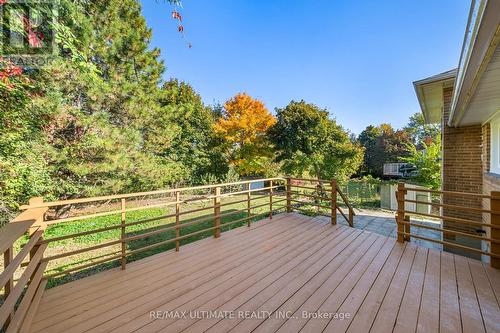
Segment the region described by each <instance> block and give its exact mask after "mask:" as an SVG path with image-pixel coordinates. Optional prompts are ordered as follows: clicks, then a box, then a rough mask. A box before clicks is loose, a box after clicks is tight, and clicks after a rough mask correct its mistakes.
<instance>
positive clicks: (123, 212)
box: [120, 198, 127, 270]
mask: <svg viewBox="0 0 500 333" xmlns="http://www.w3.org/2000/svg"><path fill="white" fill-rule="evenodd" d="M125 222H126V206H125V198H123V199H122V200H121V241H122V242H121V245H122V257H121V259H120V262H121V267H122V270H124V269H125V266H126V265H127V257H126V256H125V252H126V250H127V243H126V242H125Z"/></svg>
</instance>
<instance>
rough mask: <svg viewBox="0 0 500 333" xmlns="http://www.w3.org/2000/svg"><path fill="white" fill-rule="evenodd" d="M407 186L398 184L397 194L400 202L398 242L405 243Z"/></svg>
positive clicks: (397, 216)
mask: <svg viewBox="0 0 500 333" xmlns="http://www.w3.org/2000/svg"><path fill="white" fill-rule="evenodd" d="M405 194H406V190H405V184H404V183H398V191H397V192H396V199H397V201H398V212H397V215H396V223H397V224H398V242H400V243H404V235H403V232H404V230H405V229H404V224H403V222H404V220H405V201H404V199H405Z"/></svg>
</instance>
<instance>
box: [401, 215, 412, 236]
mask: <svg viewBox="0 0 500 333" xmlns="http://www.w3.org/2000/svg"><path fill="white" fill-rule="evenodd" d="M405 222H406V223H410V222H411V221H410V217H409V216H405ZM410 227H411V226H410V225H409V224H404V226H403V230H404V231H405V233H407V234H409V233H410V231H411V229H410ZM404 238H405V241H406V242H410V241H411V237H410V236H409V235H408V236H407V235H405V237H404Z"/></svg>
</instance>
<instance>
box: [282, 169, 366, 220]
mask: <svg viewBox="0 0 500 333" xmlns="http://www.w3.org/2000/svg"><path fill="white" fill-rule="evenodd" d="M286 193H287V207H288V210H287V211H288V212H291V211H293V210H294V209H296V210H298V211H302V212H307V211H306V210H304V209H303V207H302V206H303V205H310V206H314V207H316V208H317V211H316V212H315V213H316V214H319V215H324V216H327V217H330V218H331V223H332V224H337V213H336V211H338V212H339V213H340V214H341V215H342V216H343V217H344V218H345V220H346V221H347V223H348V224H349V225H350V226H351V227H352V226H354V216H355V215H356V214H355V213H354V209H353V208H352V206H351V204H350V203H349V200H348V198H347V196H346V195H345V194H344V193H342V191H341V190H340V188H339V186H337V181H336V180H323V179H309V178H287V192H286ZM301 197H303V198H306V200H300V198H301ZM339 197H340V199H341V200H342V202H343V204H344V205H345V206H346V207H347V215H346V214H345V213H344V211H343V210H342V208H341V207H340V206H339V205H338V198H339ZM322 208H323V209H326V210H327V212H324V211H321V209H322Z"/></svg>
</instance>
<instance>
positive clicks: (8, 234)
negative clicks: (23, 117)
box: [0, 178, 354, 332]
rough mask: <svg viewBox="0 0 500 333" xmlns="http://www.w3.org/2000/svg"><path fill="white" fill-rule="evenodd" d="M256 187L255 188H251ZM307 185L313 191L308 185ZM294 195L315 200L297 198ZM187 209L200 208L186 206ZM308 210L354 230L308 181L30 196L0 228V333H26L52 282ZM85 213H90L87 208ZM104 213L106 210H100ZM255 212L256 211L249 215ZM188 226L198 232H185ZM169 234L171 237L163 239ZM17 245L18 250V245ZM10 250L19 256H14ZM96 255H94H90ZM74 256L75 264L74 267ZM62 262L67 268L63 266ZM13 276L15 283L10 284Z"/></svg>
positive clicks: (332, 185) (333, 196) (323, 190)
mask: <svg viewBox="0 0 500 333" xmlns="http://www.w3.org/2000/svg"><path fill="white" fill-rule="evenodd" d="M255 183H261V184H260V185H259V187H256V186H254V187H256V188H252V184H255ZM311 183H312V184H315V186H310V185H309V186H308V185H307V184H311ZM337 194H338V196H337ZM299 197H306V198H307V199H313V200H306V201H304V200H298V199H299ZM338 197H340V198H341V200H342V201H343V202H344V204H345V206H346V207H347V209H348V213H347V215H346V213H344V212H343V210H342V209H341V207H339V205H337V198H338ZM256 201H258V202H257V203H256ZM145 203H147V204H145ZM192 204H197V205H198V206H196V207H195V208H189V206H190V205H192ZM237 204H238V205H239V206H240V207H239V208H241V206H243V208H242V209H234V207H233V206H234V205H237ZM307 205H312V206H315V207H317V208H318V211H317V212H316V213H317V214H320V215H327V216H330V217H331V222H332V224H336V221H337V214H336V211H337V210H338V211H339V212H340V213H341V214H342V216H344V218H345V219H346V221H347V222H348V223H349V224H350V225H351V226H352V224H353V216H354V211H353V209H352V207H351V206H350V204H349V202H348V201H347V198H346V197H345V195H344V194H343V193H342V192H341V191H340V189H339V188H338V187H337V185H336V182H335V181H328V182H326V181H323V180H312V179H296V178H267V179H256V180H248V181H241V182H233V183H225V184H216V185H205V186H195V187H186V188H176V189H168V190H161V191H152V192H141V193H132V194H120V195H109V196H101V197H94V198H81V199H70V200H62V201H54V202H44V201H43V200H42V199H41V198H33V199H31V200H30V202H29V204H28V205H25V206H22V207H21V209H22V210H24V211H23V212H22V213H21V214H20V215H19V216H18V217H17V218H16V219H15V220H13V221H11V222H10V223H8V224H7V225H6V226H5V227H2V228H1V229H0V250H1V252H2V253H4V266H5V267H4V270H3V271H2V273H1V275H0V284H1V286H0V287H4V288H3V289H4V297H3V298H4V300H3V304H2V305H1V307H0V327H1V326H4V328H5V329H6V330H7V332H17V331H22V330H24V329H25V328H26V327H29V324H30V322H31V320H32V317H31V316H32V314H33V313H34V312H35V311H31V309H33V308H36V306H37V305H38V302H39V300H40V298H41V294H42V292H43V290H44V288H45V286H46V284H47V281H49V279H51V278H58V277H61V276H63V275H68V274H70V273H74V272H83V271H85V270H86V269H90V270H91V269H94V268H95V267H96V266H98V265H103V264H109V263H110V262H116V263H118V264H119V265H120V266H121V269H126V266H127V261H128V260H129V258H131V256H134V255H137V254H139V253H143V252H145V251H150V250H154V251H157V250H159V251H163V249H158V248H159V247H160V246H166V245H169V244H170V245H169V246H172V248H175V250H176V251H179V250H180V248H181V245H182V243H183V242H182V241H183V240H186V239H188V238H191V237H193V236H195V237H204V236H207V232H208V233H209V234H210V233H211V234H212V235H213V237H215V238H218V237H220V236H221V231H223V229H227V228H228V227H230V226H232V225H235V224H238V223H239V224H246V225H247V226H250V225H251V222H252V220H256V219H257V218H258V217H259V216H262V215H264V216H268V217H269V219H272V218H273V214H274V213H276V212H278V211H280V210H282V211H287V212H292V211H293V210H298V211H304V207H305V206H307ZM89 207H90V208H92V211H89V210H88V208H89ZM102 208H106V209H107V210H106V211H102ZM320 208H326V209H327V212H325V211H324V210H323V211H320ZM152 209H161V210H160V211H161V212H162V213H161V214H160V215H158V216H153V217H149V216H148V217H147V218H137V216H133V215H134V214H137V213H141V212H146V211H149V210H152ZM163 209H165V210H163ZM257 209H259V211H258V212H257V213H255V212H256V210H257ZM225 210H228V211H225ZM61 212H62V213H61ZM68 212H69V214H68ZM192 214H196V216H194V217H193V216H192ZM200 214H201V216H199V215H200ZM238 215H239V216H238ZM99 219H106V223H105V224H104V225H101V226H99V227H90V228H89V225H90V226H92V225H93V224H95V223H97V222H96V221H97V220H99ZM224 220H228V221H226V222H224ZM113 221H116V222H113ZM151 223H155V224H154V227H151ZM62 224H71V225H72V226H71V225H69V227H70V228H68V230H70V232H71V233H69V234H63V235H57V236H53V234H51V232H50V230H51V228H57V227H60V226H61V225H62ZM148 226H149V227H148ZM131 227H134V228H133V229H134V230H133V231H134V232H135V233H136V234H130V232H129V231H130V228H131ZM190 227H192V228H193V229H194V228H198V229H196V230H195V231H193V232H189V231H186V230H189V228H190ZM79 228H83V229H84V231H81V229H80V230H79V232H75V230H78V229H79ZM46 229H48V230H46ZM113 231H114V232H115V233H116V234H117V235H118V237H116V236H115V238H112V237H111V238H110V237H109V235H107V238H105V240H103V241H101V242H99V243H98V244H95V245H94V244H91V245H89V244H84V245H82V244H79V245H80V246H76V247H75V246H65V244H63V245H62V246H59V247H58V248H57V251H52V248H49V246H50V245H51V244H53V243H55V244H54V246H55V245H57V244H61V243H62V242H69V241H74V240H75V239H78V238H79V237H97V235H99V234H101V233H106V232H113ZM138 232H140V233H138ZM167 232H169V233H173V234H174V236H169V235H167V234H165V233H167ZM115 233H113V235H115ZM26 234H27V235H28V237H26V236H25V235H26ZM101 235H102V234H101ZM154 236H156V237H160V236H161V237H163V238H160V241H156V242H154V243H153V244H147V245H145V246H140V247H136V248H134V247H133V246H131V244H134V243H133V242H135V241H139V240H144V239H148V240H149V239H151V238H154ZM20 239H21V243H24V245H23V246H20V245H19V242H18V241H19V240H20ZM16 242H17V243H16ZM57 242H58V243H57ZM54 246H53V247H54ZM16 249H17V250H18V253H17V254H16V255H15V256H14V255H13V253H14V251H15V250H16ZM96 251H97V252H98V255H97V256H95V255H94V253H95V252H96ZM103 252H105V253H103ZM74 256H77V258H78V262H76V263H75V262H74V261H75V259H74ZM82 257H83V259H82ZM58 260H63V261H66V265H63V266H60V267H55V268H54V267H50V265H51V264H52V266H57V263H58ZM68 261H69V262H71V263H70V264H68V263H67V262H68ZM68 266H69V268H67V267H68ZM23 269H24V271H23ZM16 272H17V273H16ZM16 274H17V276H19V275H20V277H18V279H17V283H16V284H14V281H15V280H16V277H15V276H16ZM0 301H1V298H0Z"/></svg>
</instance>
